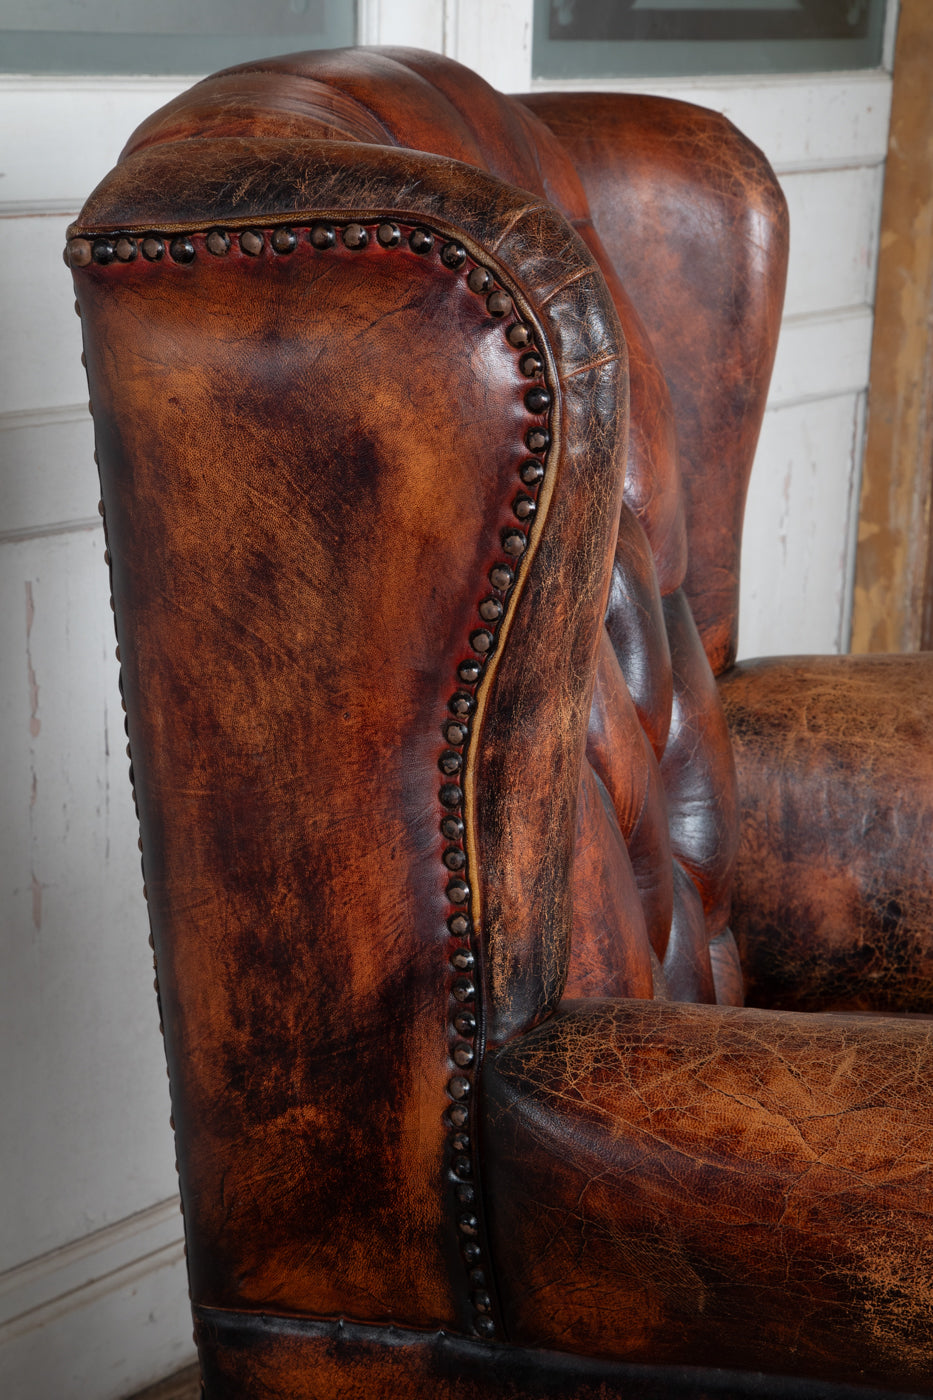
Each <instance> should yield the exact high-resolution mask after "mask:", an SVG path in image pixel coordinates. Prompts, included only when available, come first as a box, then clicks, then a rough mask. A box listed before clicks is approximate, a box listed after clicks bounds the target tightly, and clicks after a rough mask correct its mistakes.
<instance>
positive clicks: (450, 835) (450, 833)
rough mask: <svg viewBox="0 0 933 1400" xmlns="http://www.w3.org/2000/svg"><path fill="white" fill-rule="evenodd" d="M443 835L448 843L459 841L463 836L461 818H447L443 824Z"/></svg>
mask: <svg viewBox="0 0 933 1400" xmlns="http://www.w3.org/2000/svg"><path fill="white" fill-rule="evenodd" d="M441 834H442V835H443V836H446V837H447V840H448V841H459V840H460V839H461V837H462V836H463V822H462V821H461V820H460V818H459V817H445V818H444V820H443V821H442V822H441Z"/></svg>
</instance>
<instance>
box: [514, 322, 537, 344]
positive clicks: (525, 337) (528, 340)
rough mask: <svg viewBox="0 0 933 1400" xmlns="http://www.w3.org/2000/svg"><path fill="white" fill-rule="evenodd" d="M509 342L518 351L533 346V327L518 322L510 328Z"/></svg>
mask: <svg viewBox="0 0 933 1400" xmlns="http://www.w3.org/2000/svg"><path fill="white" fill-rule="evenodd" d="M508 341H509V344H510V345H514V346H515V349H516V350H524V349H525V348H526V346H528V345H531V344H533V341H532V336H531V327H530V326H526V325H524V324H523V323H522V322H521V321H516V322H515V325H514V326H509V331H508Z"/></svg>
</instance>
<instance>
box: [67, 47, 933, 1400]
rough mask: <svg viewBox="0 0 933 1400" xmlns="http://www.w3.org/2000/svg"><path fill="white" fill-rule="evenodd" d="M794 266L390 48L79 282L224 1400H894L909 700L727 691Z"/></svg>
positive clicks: (910, 682)
mask: <svg viewBox="0 0 933 1400" xmlns="http://www.w3.org/2000/svg"><path fill="white" fill-rule="evenodd" d="M786 245H787V222H786V212H785V206H784V202H783V199H782V197H781V194H780V191H779V189H778V187H777V184H776V182H775V180H774V177H773V175H772V173H771V171H770V169H769V167H768V165H767V163H766V162H765V160H764V159H763V157H762V156H761V154H760V153H759V152H758V151H757V150H756V149H755V148H754V147H753V146H751V145H750V144H749V142H748V141H746V140H745V139H744V138H743V137H742V136H741V135H740V134H739V133H737V132H736V131H735V130H734V129H733V128H732V127H731V126H730V125H729V124H728V123H727V122H726V121H724V120H723V119H722V118H720V117H719V116H717V115H715V114H713V113H710V112H706V111H702V110H700V109H698V108H695V107H690V106H687V105H684V104H680V103H676V102H668V101H662V100H660V99H655V98H644V97H625V96H594V95H590V94H561V95H547V96H535V97H531V98H520V99H509V98H505V97H502V96H500V95H499V94H497V93H495V92H494V91H492V90H491V89H490V88H489V87H488V86H487V85H486V84H485V83H483V82H482V81H481V80H480V79H479V78H477V77H475V76H474V75H473V74H471V73H469V72H467V71H466V70H464V69H463V68H461V67H459V66H458V65H456V64H454V63H451V62H449V61H447V60H445V59H442V58H439V57H436V56H433V55H429V54H422V53H416V52H410V51H401V50H395V51H393V50H389V51H377V50H364V51H344V52H332V53H321V54H308V55H300V56H294V55H292V56H288V57H286V58H281V59H275V60H271V61H269V62H268V63H262V64H248V65H245V66H244V67H241V68H236V69H231V70H228V71H227V72H225V73H221V74H219V75H217V76H215V77H213V78H210V79H207V80H206V81H205V82H203V83H200V84H198V85H197V86H196V87H195V88H193V89H192V90H191V91H190V92H188V93H187V94H185V95H184V96H183V97H181V98H179V99H178V100H176V101H175V102H173V103H170V104H169V106H167V107H166V108H164V109H163V110H162V111H161V112H158V113H156V115H155V116H153V117H152V118H150V119H149V120H148V121H147V122H145V123H144V124H143V126H142V127H140V128H139V130H138V131H137V132H136V133H135V135H134V136H133V137H132V138H131V140H130V142H129V145H128V146H127V148H126V150H125V151H124V154H123V156H122V158H121V161H120V163H119V165H118V166H117V168H116V169H115V170H114V171H113V173H112V174H111V175H109V176H108V177H107V179H106V180H105V181H104V182H103V184H102V185H101V186H100V187H99V188H98V190H97V191H95V193H94V194H93V195H92V196H91V198H90V200H89V202H88V204H87V206H86V207H85V209H84V211H83V213H82V214H81V216H80V218H79V220H78V221H77V223H76V224H75V225H74V226H73V227H72V229H71V230H70V231H69V242H68V249H67V254H66V256H67V260H68V262H69V263H70V265H71V267H72V269H73V271H74V275H75V284H76V287H77V295H78V303H79V307H80V312H81V315H82V318H83V326H84V336H85V348H86V357H87V366H88V376H89V380H90V385H91V395H92V404H93V411H94V415H95V425H96V433H97V448H98V453H99V463H100V472H101V481H102V495H103V507H102V509H103V510H104V512H105V522H106V530H107V540H108V551H109V553H108V559H109V563H110V570H111V577H112V587H113V598H114V605H115V612H116V625H117V631H118V638H119V651H120V658H121V667H122V686H123V693H124V696H125V703H126V709H127V714H128V722H127V732H128V736H129V740H130V747H131V751H132V769H131V773H132V775H133V781H134V786H135V793H136V798H137V802H138V808H139V813H140V823H141V829H142V847H143V853H144V864H145V878H146V886H147V891H148V900H149V909H150V915H151V921H152V931H153V940H154V948H155V953H156V959H157V972H158V982H157V986H158V991H159V1001H160V1009H161V1015H162V1020H163V1023H164V1032H165V1045H166V1053H167V1057H168V1064H169V1072H170V1079H171V1089H172V1098H173V1105H174V1124H175V1128H176V1133H177V1140H178V1157H179V1163H180V1168H179V1169H180V1184H181V1196H182V1202H183V1208H184V1211H185V1221H186V1233H187V1240H188V1262H189V1274H190V1282H191V1293H192V1302H193V1307H194V1314H195V1322H196V1328H197V1340H198V1345H199V1349H200V1356H201V1364H202V1370H203V1375H204V1380H205V1387H206V1394H207V1396H208V1397H209V1398H210V1400H230V1398H232V1397H248V1400H258V1397H260V1396H262V1397H267V1396H274V1397H279V1398H280V1400H286V1398H287V1400H311V1397H338V1396H339V1397H341V1398H342V1400H345V1398H346V1397H363V1396H366V1397H373V1396H377V1397H382V1396H412V1397H414V1396H418V1397H437V1396H450V1397H457V1400H470V1397H475V1398H476V1400H480V1397H483V1400H492V1397H512V1400H518V1397H534V1400H538V1397H544V1396H561V1397H565V1398H566V1397H575V1400H596V1397H602V1398H603V1400H609V1397H621V1396H623V1395H625V1396H631V1395H637V1396H645V1397H668V1396H684V1397H686V1396H700V1395H703V1396H706V1395H710V1396H711V1395H717V1396H720V1397H728V1396H738V1395H759V1396H774V1397H777V1396H790V1395H793V1396H810V1397H817V1396H828V1395H830V1394H833V1395H840V1396H841V1395H843V1394H855V1393H856V1392H852V1391H849V1390H848V1389H847V1385H848V1384H853V1383H854V1384H861V1385H870V1386H873V1387H882V1388H887V1389H890V1388H894V1389H899V1390H901V1391H903V1390H913V1391H922V1390H924V1389H928V1388H929V1387H930V1342H931V1321H933V1285H931V1282H930V1264H929V1258H930V1244H931V1238H933V1222H931V1208H933V1173H931V1163H933V1112H931V1080H933V1045H931V1032H930V1025H929V1023H927V1022H925V1021H924V1020H923V1019H922V1017H918V1016H914V1017H911V1016H909V1015H908V1016H901V1017H896V1016H894V1015H883V1016H880V1017H879V1016H877V1015H875V1016H871V1015H867V1014H862V1013H866V1012H870V1011H874V1012H879V1011H880V1012H884V1013H893V1012H913V1013H917V1012H925V1011H929V1010H931V1008H933V981H931V957H933V933H931V928H933V913H931V909H930V888H931V879H930V873H931V872H930V851H931V840H930V807H931V797H930V793H931V783H930V778H931V776H933V774H931V761H930V757H929V750H930V745H929V736H930V724H929V720H930V699H929V696H930V687H929V684H928V682H929V667H928V665H927V662H926V661H925V660H921V659H918V658H885V659H882V660H878V659H871V660H857V659H853V658H844V659H803V660H798V661H790V662H785V661H769V662H761V663H752V664H750V665H746V666H739V667H734V666H733V661H734V653H735V633H736V608H737V568H738V556H739V539H740V528H741V517H742V510H743V503H744V493H745V486H746V481H747V475H748V471H749V469H750V464H751V460H752V455H753V451H754V446H755V441H756V438H757V434H758V429H759V425H760V420H761V415H762V412H763V408H764V402H765V394H766V389H767V382H768V377H769V374H770V369H771V364H772V359H773V354H774V346H775V340H776V335H777V328H778V322H779V316H780V306H781V299H782V295H783V283H784V275H785V262H786ZM715 676H718V677H720V681H719V683H718V684H717V681H716V680H714V677H715ZM721 697H722V698H721ZM722 699H724V701H725V710H724V708H723V703H722ZM727 716H728V719H729V726H731V736H730V728H729V727H728V726H727ZM733 755H735V756H736V757H737V759H738V779H737V777H736V768H735V766H734V761H733ZM740 817H741V821H740ZM740 827H741V831H742V834H741V836H740ZM730 909H731V910H732V913H731V916H730ZM730 917H731V927H732V928H734V929H735V930H736V933H737V935H738V940H737V941H736V939H735V938H734V937H733V934H732V933H731V932H730ZM740 951H741V963H742V965H744V969H745V971H744V977H743V970H742V966H740V956H739V953H740ZM746 984H747V987H748V992H749V1000H752V1001H754V1002H755V1005H754V1006H743V1005H742V1002H743V992H744V989H745V986H746ZM841 1012H844V1013H848V1014H839V1013H841ZM853 1012H854V1013H860V1014H852V1013H853ZM802 1013H803V1014H802ZM830 1382H832V1383H835V1386H836V1388H834V1387H833V1385H832V1384H829V1383H830ZM840 1387H841V1388H840ZM858 1393H860V1394H862V1393H864V1392H862V1391H859V1392H858Z"/></svg>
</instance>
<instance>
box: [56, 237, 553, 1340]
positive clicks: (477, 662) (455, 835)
mask: <svg viewBox="0 0 933 1400" xmlns="http://www.w3.org/2000/svg"><path fill="white" fill-rule="evenodd" d="M374 233H375V245H376V246H378V247H380V248H383V249H387V250H388V249H393V248H397V247H399V246H400V244H401V243H402V240H403V236H404V235H403V231H402V229H401V228H400V226H399V225H398V224H397V223H394V222H389V221H384V222H381V223H379V224H378V225H377V226H376V227H375V230H374ZM235 236H236V237H237V239H238V243H239V247H240V250H241V251H242V252H243V253H245V254H246V255H247V256H249V257H258V256H260V254H262V253H263V252H264V251H265V250H266V247H267V239H268V247H269V248H270V249H271V250H272V252H273V253H274V254H278V255H279V256H286V255H288V254H290V253H292V252H294V251H295V249H296V248H297V247H298V245H299V242H300V241H301V239H302V238H303V237H305V238H306V239H307V241H308V242H309V243H310V244H311V246H312V247H313V248H315V249H316V250H318V251H319V252H326V251H327V250H328V249H331V248H334V247H336V246H337V242H338V238H339V240H340V242H342V244H343V246H344V247H345V248H348V249H350V250H351V251H354V252H358V251H361V250H363V249H365V248H366V247H368V246H369V245H370V243H371V241H372V233H371V231H370V229H369V228H367V227H366V226H365V225H362V224H358V223H349V224H346V225H344V226H342V227H339V228H338V227H337V226H335V225H334V224H332V223H329V222H325V221H319V222H316V223H314V224H312V225H311V226H310V228H308V229H307V230H299V231H296V230H295V229H294V228H292V227H288V226H285V227H282V226H279V227H275V228H273V229H271V231H268V233H265V232H263V231H261V230H259V229H245V230H243V231H241V232H240V233H239V234H237V235H235ZM194 237H195V238H197V239H198V241H199V242H200V239H201V236H199V235H195V236H194ZM407 244H408V247H409V248H410V249H411V250H412V252H414V253H417V254H419V255H421V256H424V255H426V254H429V253H431V252H432V250H433V249H434V248H435V235H434V234H433V233H432V232H431V231H430V230H429V229H426V228H423V227H420V226H419V227H415V228H412V229H410V230H409V232H408V234H407ZM203 246H204V248H205V249H206V250H207V252H208V253H210V254H211V255H212V256H213V257H215V258H221V257H225V256H226V255H227V254H228V253H229V252H230V251H231V248H232V246H233V244H232V238H231V235H230V234H228V233H227V232H226V231H225V230H223V229H220V228H215V229H211V230H209V231H208V232H207V233H206V234H204V235H203ZM166 252H167V253H168V256H169V258H170V259H171V261H173V262H176V263H179V264H182V265H184V264H187V263H190V262H192V261H193V260H194V258H195V257H196V255H197V247H196V243H195V241H194V238H192V237H189V236H187V235H179V236H176V237H174V238H172V239H170V240H168V239H166V238H165V237H164V236H162V235H160V234H157V233H150V234H146V235H145V236H143V237H141V238H138V239H137V238H134V237H133V236H131V235H129V234H114V235H110V236H107V237H99V238H96V239H94V240H93V242H92V241H90V240H88V239H84V238H74V239H71V240H70V242H69V243H68V245H67V247H66V250H65V261H66V263H68V264H69V265H70V266H71V267H73V268H82V267H86V266H88V265H89V264H90V263H91V262H94V263H96V264H98V265H99V266H108V265H109V264H110V263H113V262H120V263H131V262H133V261H135V259H136V258H137V256H138V255H139V254H140V253H141V254H142V257H143V259H144V260H145V261H147V262H149V263H158V262H161V261H162V259H163V258H164V257H165V255H166ZM440 261H441V263H442V264H443V266H444V267H445V268H446V269H447V270H448V271H450V272H459V271H460V270H461V269H463V268H464V267H465V266H466V265H467V263H468V262H469V261H471V260H470V259H469V255H468V254H467V251H466V249H465V248H464V247H463V245H462V244H460V243H459V242H457V241H456V240H451V241H448V242H445V243H443V244H442V245H441V246H440ZM466 282H467V286H468V287H469V289H470V291H471V292H473V293H474V294H476V295H477V296H483V297H484V299H485V305H486V311H487V312H488V314H489V315H490V316H491V317H494V318H496V319H502V318H505V317H506V316H508V315H509V313H510V312H512V311H513V302H512V298H511V297H510V296H509V294H508V293H507V292H506V291H504V290H503V288H502V287H501V286H498V285H497V284H496V281H495V278H494V276H493V274H492V273H491V272H490V271H489V269H488V268H485V267H483V266H482V265H481V264H478V263H472V265H471V266H470V267H469V270H468V271H467V273H466ZM506 334H507V339H508V341H509V344H510V345H511V346H512V347H513V349H515V350H517V351H519V352H521V353H520V357H519V370H520V372H521V374H522V375H523V376H524V377H525V378H526V379H530V380H535V381H537V382H536V383H533V384H532V385H530V387H529V388H528V390H527V391H526V393H525V395H524V404H525V408H526V409H527V410H528V412H529V413H531V414H534V415H536V416H540V415H544V414H546V413H547V412H548V410H549V409H550V406H551V395H550V393H549V392H548V390H547V387H546V386H545V384H544V382H543V368H544V366H543V360H542V357H541V355H540V354H539V352H538V350H537V348H536V346H535V343H534V336H533V332H532V330H531V327H530V326H528V325H526V324H525V323H523V322H522V321H515V322H513V323H512V324H511V325H510V326H509V328H508V330H507V333H506ZM525 446H526V448H527V449H528V453H529V454H533V455H529V456H528V457H527V458H526V459H525V460H524V461H523V462H522V463H521V465H520V467H519V471H518V474H519V477H520V480H521V482H522V484H523V486H524V487H525V488H526V489H525V490H523V491H520V492H519V494H518V495H516V497H515V498H514V500H513V502H512V510H513V514H514V516H515V519H516V522H517V523H516V525H515V526H514V527H511V528H507V529H505V530H504V531H503V532H502V537H501V545H502V550H503V553H504V554H505V555H506V556H507V560H503V561H501V562H500V563H497V564H495V565H494V566H493V568H492V569H491V570H490V572H489V575H488V578H489V583H490V584H491V585H492V588H493V590H494V592H493V593H492V594H489V595H488V596H486V597H484V598H483V599H482V600H481V602H480V603H479V605H478V613H479V618H480V621H481V623H482V624H484V625H482V626H479V627H477V628H475V629H473V630H472V631H471V632H470V639H469V640H470V648H471V650H472V652H473V653H475V656H474V657H471V658H470V659H467V660H465V661H462V662H461V663H460V665H459V666H458V668H457V675H458V678H459V681H460V684H461V687H463V688H459V689H457V690H456V691H455V692H454V694H453V695H452V697H451V699H450V701H449V705H448V708H449V711H450V715H449V716H448V718H447V720H446V721H445V723H444V725H443V726H442V733H443V736H444V738H445V740H446V742H447V743H448V744H449V745H450V746H451V747H450V748H448V749H445V750H444V751H443V752H442V754H441V756H440V760H439V766H440V769H441V772H442V774H443V775H444V777H445V778H446V779H448V781H446V782H444V783H443V784H442V786H441V789H440V793H439V797H440V802H441V807H442V809H443V811H442V817H441V824H440V826H441V834H442V836H443V837H444V839H445V841H446V842H447V843H449V844H447V845H446V846H445V848H444V851H443V855H442V859H443V863H444V865H445V867H446V869H447V871H448V872H450V873H451V875H452V876H453V878H452V879H451V880H450V881H449V883H448V885H447V891H446V893H447V897H448V899H449V901H450V903H451V905H452V906H453V909H452V912H451V913H450V915H449V917H448V919H447V928H448V931H449V933H450V935H451V936H452V938H453V939H454V940H456V941H455V946H454V948H453V950H452V952H451V954H450V960H449V961H450V968H451V972H452V973H453V981H452V984H451V986H450V988H449V995H450V996H451V997H452V999H453V1001H454V1003H455V1006H454V1012H453V1016H452V1018H451V1031H452V1034H453V1037H454V1043H453V1047H452V1051H451V1058H452V1060H453V1063H454V1065H455V1067H456V1071H457V1072H456V1073H454V1074H453V1075H452V1076H451V1078H450V1080H449V1081H448V1085H447V1091H448V1094H449V1096H450V1099H451V1100H452V1102H451V1104H450V1107H449V1109H448V1112H447V1119H448V1123H449V1125H450V1129H451V1136H450V1154H451V1158H450V1161H451V1179H452V1182H453V1189H454V1192H455V1198H456V1210H457V1229H458V1233H459V1236H460V1240H461V1253H462V1256H463V1260H464V1264H465V1266H466V1269H467V1276H468V1282H469V1287H470V1299H471V1302H472V1305H473V1310H474V1319H473V1325H474V1329H475V1331H476V1333H477V1334H478V1335H479V1336H481V1337H486V1338H492V1337H494V1336H495V1334H496V1328H495V1323H494V1321H493V1318H492V1316H491V1313H492V1298H491V1296H490V1293H489V1291H488V1281H487V1276H486V1271H485V1260H484V1254H483V1246H482V1243H481V1234H482V1230H481V1225H480V1221H479V1219H478V1216H477V1210H478V1204H479V1202H478V1194H477V1189H476V1186H475V1184H474V1181H475V1177H476V1168H477V1162H476V1156H475V1144H474V1141H473V1139H472V1138H471V1134H470V1131H469V1129H470V1108H469V1099H470V1096H471V1093H472V1089H473V1074H474V1072H475V1063H474V1062H475V1057H476V1051H475V1040H476V1034H477V1030H478V1026H477V1016H478V1007H477V1002H478V993H477V987H476V983H475V980H474V977H473V975H472V974H473V970H474V968H475V964H476V957H475V953H474V950H473V948H472V947H471V946H470V943H471V942H472V941H473V939H475V937H476V931H475V929H474V925H473V920H472V918H471V914H470V908H469V906H470V902H471V891H470V887H469V884H468V883H467V878H466V864H467V856H466V851H465V849H464V845H463V841H464V834H465V832H464V822H463V819H462V815H458V813H462V812H463V790H462V788H461V786H460V778H459V775H460V772H461V769H462V766H463V753H462V750H463V746H464V745H465V744H466V743H467V741H468V738H469V721H470V717H471V716H472V714H473V712H474V711H475V709H476V699H475V692H476V689H477V687H478V685H479V683H480V682H481V680H482V676H483V670H484V667H485V663H486V661H487V659H488V658H489V656H490V655H491V653H492V651H493V650H494V648H495V642H496V634H497V631H498V629H499V626H500V624H501V622H502V620H503V618H504V616H505V612H506V609H507V606H508V601H509V594H510V590H511V588H512V586H513V584H514V581H515V571H516V569H517V567H518V564H519V561H520V560H521V557H522V555H523V554H524V553H525V550H526V548H527V544H528V531H529V529H530V526H531V524H532V522H533V520H534V517H535V513H536V510H537V502H536V495H537V491H538V487H539V486H540V483H541V481H542V480H543V477H544V470H545V467H544V462H543V461H542V460H541V459H542V457H543V456H544V455H545V454H546V452H547V450H548V447H549V446H550V434H549V432H548V430H547V428H546V426H543V425H535V426H532V427H530V428H529V429H528V431H527V432H526V434H525ZM95 456H96V453H95ZM108 563H109V558H108ZM118 655H119V649H118ZM466 687H469V689H467V688H466ZM121 690H122V682H121ZM451 716H452V718H451ZM127 753H128V754H129V745H128V746H127ZM130 776H131V782H132V766H131V768H130ZM134 800H135V791H134ZM144 889H145V886H144ZM150 941H151V935H150ZM156 992H157V994H158V978H157V979H156ZM172 1126H173V1127H174V1123H173V1124H172Z"/></svg>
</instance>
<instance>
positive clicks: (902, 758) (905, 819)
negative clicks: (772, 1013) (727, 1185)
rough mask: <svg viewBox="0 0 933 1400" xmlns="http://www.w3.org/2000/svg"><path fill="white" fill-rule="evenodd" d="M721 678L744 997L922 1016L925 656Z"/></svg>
mask: <svg viewBox="0 0 933 1400" xmlns="http://www.w3.org/2000/svg"><path fill="white" fill-rule="evenodd" d="M720 685H721V693H722V695H723V699H724V701H725V707H726V715H727V718H728V722H729V727H730V730H731V732H732V740H733V747H734V750H735V755H736V763H737V767H738V774H739V800H740V804H741V833H742V836H741V842H740V845H739V859H738V865H737V868H736V882H735V896H734V897H735V929H736V934H737V937H738V940H739V947H740V950H741V954H742V961H743V965H744V968H745V972H746V977H747V979H748V984H749V995H750V997H751V998H752V999H753V1001H754V1002H755V1003H756V1004H758V1005H766V1006H778V1007H781V1006H784V1007H790V1008H792V1009H795V1010H801V1011H803V1010H819V1009H821V1008H826V1009H833V1008H838V1009H840V1010H864V1011H908V1012H930V1011H933V870H931V861H930V833H931V831H933V748H931V743H930V736H931V734H933V658H931V656H930V655H929V654H928V653H918V654H916V655H908V656H831V657H815V656H801V657H794V658H782V659H773V660H765V661H749V662H744V663H742V664H741V665H739V666H737V667H736V668H735V669H734V670H733V671H731V672H728V673H727V674H726V675H725V676H724V677H723V678H722V681H721V682H720Z"/></svg>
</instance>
